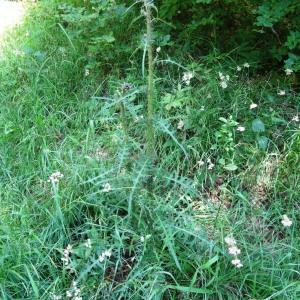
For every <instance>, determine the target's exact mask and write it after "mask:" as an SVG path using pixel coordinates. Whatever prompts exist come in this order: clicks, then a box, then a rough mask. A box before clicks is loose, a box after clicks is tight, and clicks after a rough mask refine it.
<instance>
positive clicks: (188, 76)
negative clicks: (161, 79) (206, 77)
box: [182, 72, 194, 85]
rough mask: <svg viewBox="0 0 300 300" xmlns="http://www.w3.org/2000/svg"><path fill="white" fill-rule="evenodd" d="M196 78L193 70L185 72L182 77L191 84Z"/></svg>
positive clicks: (186, 82)
mask: <svg viewBox="0 0 300 300" xmlns="http://www.w3.org/2000/svg"><path fill="white" fill-rule="evenodd" d="M193 78H194V73H193V72H184V73H183V77H182V81H183V82H184V83H185V84H186V85H190V83H191V80H192V79H193Z"/></svg>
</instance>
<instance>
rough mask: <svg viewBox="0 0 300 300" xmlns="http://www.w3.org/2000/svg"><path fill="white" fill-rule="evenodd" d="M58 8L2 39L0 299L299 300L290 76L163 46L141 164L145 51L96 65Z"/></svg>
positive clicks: (37, 11)
mask: <svg viewBox="0 0 300 300" xmlns="http://www.w3.org/2000/svg"><path fill="white" fill-rule="evenodd" d="M59 9H60V8H58V6H57V3H56V2H55V1H45V2H44V1H41V2H39V3H38V4H36V5H34V6H32V7H31V10H30V14H29V15H28V17H27V18H26V20H25V22H24V24H23V25H22V26H20V27H19V28H18V29H17V30H15V31H14V32H12V33H11V34H10V36H8V37H7V38H6V44H5V47H4V46H3V47H2V48H3V49H2V52H1V57H0V60H1V61H0V64H1V68H0V76H1V77H0V78H1V84H0V98H1V108H0V112H1V113H0V129H1V135H0V158H1V159H0V163H1V168H0V178H1V182H0V184H1V189H0V197H1V207H0V213H1V221H0V232H1V240H0V251H1V252H0V253H1V255H0V262H1V264H0V295H1V299H65V298H66V297H67V296H70V298H71V299H80V297H82V299H299V298H300V280H299V275H300V273H299V271H300V270H299V263H300V260H299V259H300V255H299V254H300V248H299V245H300V240H299V194H300V192H299V191H300V181H299V163H300V161H299V160H300V158H299V149H300V136H299V118H298V110H299V100H300V99H299V94H298V93H297V92H296V91H295V90H294V89H293V85H292V83H293V79H292V77H289V76H285V77H280V80H278V81H277V80H276V79H277V78H278V76H277V75H276V74H275V75H274V76H272V75H270V76H269V77H258V76H255V75H253V74H251V65H250V66H248V64H247V62H246V61H245V62H244V66H241V67H240V68H238V69H237V65H235V64H234V63H233V62H232V61H231V60H230V61H228V56H227V55H224V56H220V57H218V64H214V65H211V64H209V63H207V61H206V59H205V57H204V58H200V59H192V58H186V59H185V60H183V58H170V57H168V55H167V54H165V53H164V50H161V49H157V50H156V51H155V91H154V97H155V101H154V103H155V107H154V112H155V114H154V119H153V124H154V130H155V139H156V144H155V152H156V158H155V161H154V162H152V163H151V162H149V160H148V156H147V154H146V145H145V143H146V139H145V132H146V131H147V106H146V102H145V99H146V77H145V75H144V73H143V69H144V68H143V66H142V61H143V55H144V54H143V47H137V48H138V49H139V50H137V51H139V52H138V53H135V57H138V59H136V60H131V61H122V62H121V63H122V65H125V64H127V65H128V66H127V69H118V68H114V65H109V66H107V65H105V66H104V67H103V68H101V64H100V65H97V67H90V65H89V64H88V61H87V60H86V56H87V55H88V54H87V53H86V52H85V51H86V48H85V47H84V46H85V45H83V44H82V42H81V41H80V40H79V39H76V37H72V36H70V34H68V31H67V27H63V26H64V23H63V22H60V19H59V18H60V17H59ZM115 43H118V41H115ZM115 47H118V45H117V44H116V45H115ZM134 50H136V49H132V51H134ZM111 51H113V49H112V50H111ZM118 51H119V50H118ZM127 51H128V49H127ZM216 59H217V58H216ZM216 59H215V60H216ZM105 64H106V62H105ZM117 64H120V62H117ZM219 73H222V74H219ZM227 75H228V76H229V77H226V76H227ZM274 78H275V79H274ZM225 85H226V88H224V87H225ZM283 91H284V92H283ZM120 104H123V109H124V111H123V112H122V107H121V106H120ZM284 215H287V218H288V220H289V221H291V222H292V224H289V222H287V223H286V222H284V221H285V218H284ZM285 224H286V226H284V225H285ZM226 237H232V238H234V239H235V241H236V247H237V248H238V249H239V250H240V252H241V253H240V254H238V256H237V255H234V256H232V255H230V253H229V249H230V247H229V249H228V242H226V240H225V239H226ZM229 246H232V245H230V243H229ZM234 258H236V259H239V260H240V263H241V264H242V265H243V266H241V267H240V268H239V267H237V266H235V265H234V264H233V263H232V260H233V259H234ZM76 297H77V298H76Z"/></svg>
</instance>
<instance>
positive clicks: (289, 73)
mask: <svg viewBox="0 0 300 300" xmlns="http://www.w3.org/2000/svg"><path fill="white" fill-rule="evenodd" d="M284 71H285V74H286V75H287V76H290V75H292V73H293V70H291V69H288V68H287V69H285V70H284Z"/></svg>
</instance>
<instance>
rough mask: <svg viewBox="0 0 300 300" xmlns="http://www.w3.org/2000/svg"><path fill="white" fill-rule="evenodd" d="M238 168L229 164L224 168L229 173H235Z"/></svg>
mask: <svg viewBox="0 0 300 300" xmlns="http://www.w3.org/2000/svg"><path fill="white" fill-rule="evenodd" d="M237 168H238V167H237V166H236V165H235V164H228V165H226V166H224V169H225V170H227V171H235V170H237Z"/></svg>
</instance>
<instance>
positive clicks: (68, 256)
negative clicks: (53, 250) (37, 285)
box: [61, 245, 72, 267]
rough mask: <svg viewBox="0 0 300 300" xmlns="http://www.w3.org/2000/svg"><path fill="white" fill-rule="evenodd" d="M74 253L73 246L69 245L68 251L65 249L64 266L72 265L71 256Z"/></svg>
mask: <svg viewBox="0 0 300 300" xmlns="http://www.w3.org/2000/svg"><path fill="white" fill-rule="evenodd" d="M71 252H72V246H71V245H68V246H67V248H66V249H64V255H63V257H62V258H61V260H62V262H63V263H64V266H66V267H67V266H68V265H69V263H70V254H71Z"/></svg>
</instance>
